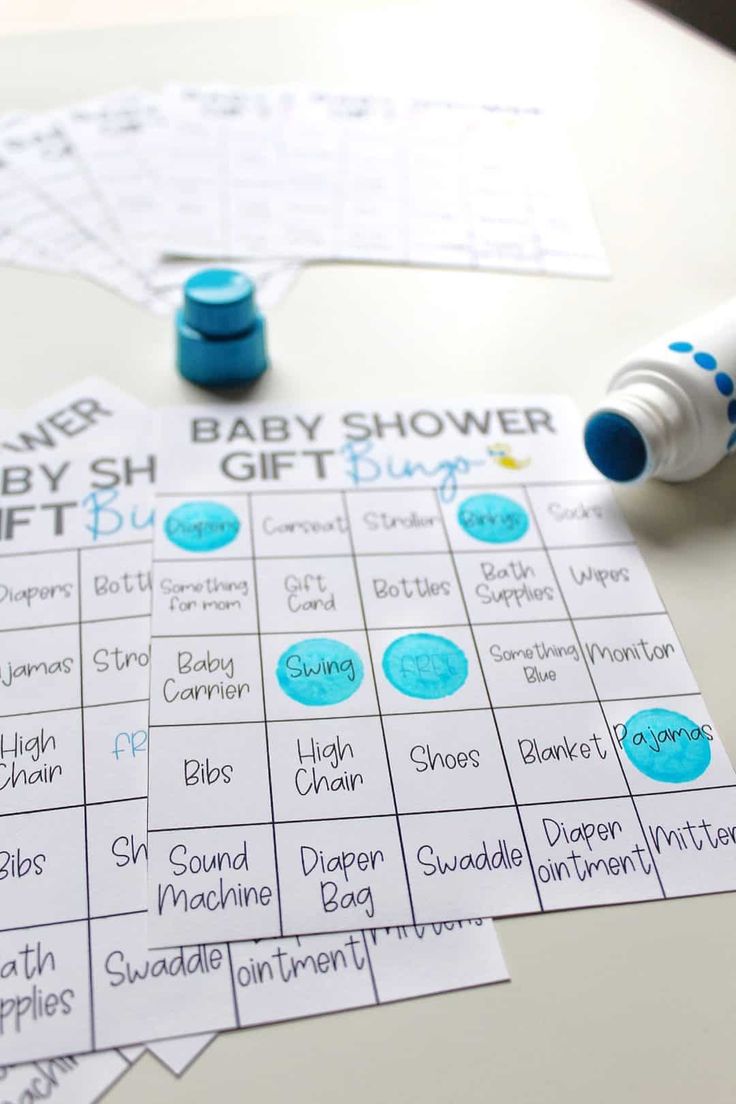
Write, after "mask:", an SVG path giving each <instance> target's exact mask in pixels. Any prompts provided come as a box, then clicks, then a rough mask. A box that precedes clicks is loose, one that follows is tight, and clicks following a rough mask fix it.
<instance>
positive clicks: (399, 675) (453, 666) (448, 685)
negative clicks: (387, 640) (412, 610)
mask: <svg viewBox="0 0 736 1104" xmlns="http://www.w3.org/2000/svg"><path fill="white" fill-rule="evenodd" d="M382 666H383V673H384V675H385V676H386V678H387V679H388V681H389V682H390V683H391V685H392V686H393V687H394V689H396V690H398V691H399V693H400V694H406V695H407V697H409V698H422V699H423V700H424V701H431V700H434V699H436V698H448V697H449V696H450V695H451V694H455V693H457V691H458V690H459V689H460V687H461V686H462V685H463V683H464V682H465V680H466V679H467V677H468V660H467V656H466V655H465V652H464V651H463V650H462V648H458V646H457V644H455V643H453V641H452V640H448V639H447V637H444V636H435V634H434V633H409V635H408V636H400V637H398V639H396V640H394V641H393V642H392V643H391V644H389V646H388V648H387V649H386V651H385V652H384V653H383V661H382Z"/></svg>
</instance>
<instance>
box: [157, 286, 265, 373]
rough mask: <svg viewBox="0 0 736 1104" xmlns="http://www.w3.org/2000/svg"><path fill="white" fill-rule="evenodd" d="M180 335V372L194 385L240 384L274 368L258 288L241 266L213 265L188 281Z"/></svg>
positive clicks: (178, 328) (178, 317)
mask: <svg viewBox="0 0 736 1104" xmlns="http://www.w3.org/2000/svg"><path fill="white" fill-rule="evenodd" d="M176 338H177V364H178V367H179V371H180V372H181V374H182V375H183V376H184V377H185V378H186V379H188V380H191V381H192V382H193V383H199V384H202V385H204V386H210V387H227V386H237V385H238V384H241V383H246V382H247V381H248V380H253V379H256V378H257V377H258V376H260V375H261V374H262V373H263V372H264V371H265V370H266V368H267V367H268V358H267V355H266V333H265V323H264V319H263V316H262V315H261V314H260V313H259V311H258V307H257V305H256V297H255V286H254V284H253V281H252V280H251V279H250V278H249V277H248V276H246V275H245V273H243V272H238V271H236V270H235V269H231V268H207V269H203V270H202V271H201V272H197V273H196V274H195V275H194V276H191V277H190V278H189V279H188V280H187V282H186V283H185V285H184V305H183V308H182V309H181V310H180V311H178V312H177V315H176Z"/></svg>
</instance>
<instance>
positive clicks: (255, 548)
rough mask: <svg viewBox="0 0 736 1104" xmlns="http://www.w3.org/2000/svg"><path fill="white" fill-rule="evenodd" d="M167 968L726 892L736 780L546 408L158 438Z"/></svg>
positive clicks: (569, 426) (201, 420)
mask: <svg viewBox="0 0 736 1104" xmlns="http://www.w3.org/2000/svg"><path fill="white" fill-rule="evenodd" d="M157 501H158V508H157V523H156V536H155V546H154V582H153V631H152V664H151V703H150V723H151V728H150V741H151V742H150V747H149V764H150V772H149V785H150V789H149V824H148V827H149V836H148V840H149V938H150V940H151V943H152V945H157V944H160V945H168V944H177V943H181V942H187V941H194V942H202V943H207V942H211V941H217V940H223V939H234V938H237V937H239V936H248V937H260V936H273V934H274V932H275V931H278V932H280V933H283V934H284V935H296V934H303V933H306V932H330V931H337V930H340V929H341V928H347V927H350V928H351V929H352V928H355V927H356V926H358V925H365V926H371V927H372V926H376V925H389V924H401V923H407V924H408V923H412V922H414V923H427V922H431V921H440V920H442V919H448V918H449V919H461V918H463V917H465V916H478V915H486V916H499V915H508V914H511V913H526V912H536V911H539V910H550V909H561V908H580V907H585V906H588V905H600V904H610V903H614V902H620V901H633V900H646V899H650V898H660V897H663V896H679V895H683V894H692V893H703V892H715V891H720V890H731V889H734V888H736V864H734V861H733V854H734V847H736V777H735V776H734V771H733V768H732V766H731V764H730V762H729V760H728V757H727V755H726V753H725V751H724V748H723V746H722V744H721V742H720V740H719V738H718V737H717V735H716V733H715V730H714V727H713V723H712V721H711V718H710V717H709V716H708V713H707V711H706V709H705V706H704V704H703V702H702V700H701V698H700V696H699V693H698V687H697V685H696V683H695V680H694V677H693V675H692V672H691V671H690V668H689V666H688V664H687V660H686V659H685V656H684V654H683V652H682V648H681V646H680V644H679V642H678V640H677V638H676V636H675V633H674V629H673V627H672V625H671V623H670V620H669V618H668V616H667V613H666V612H665V610H664V607H663V605H662V602H661V599H660V598H659V596H658V595H657V593H656V590H655V588H654V586H653V584H652V581H651V579H650V577H649V575H648V573H647V570H646V567H645V565H644V562H643V560H642V559H641V556H640V555H639V553H638V551H637V549H636V547H635V545H634V542H633V539H632V536H631V533H630V532H629V530H628V528H627V526H626V524H625V522H624V520H623V518H622V517H621V515H620V514H619V512H618V510H617V508H616V504H615V500H614V497H613V494H612V492H611V490H610V488H609V487H608V486H607V485H606V484H605V483H603V482H602V481H601V480H600V479H599V477H598V476H597V475H596V473H595V472H594V471H593V469H592V467H591V465H590V464H589V462H588V460H587V458H586V457H585V454H584V452H583V448H582V442H581V435H580V423H579V419H578V416H577V414H576V412H575V410H574V408H573V407H572V405H571V404H570V403H569V401H568V400H565V399H561V398H556V397H550V396H503V397H492V396H491V397H489V398H487V399H484V400H480V401H476V402H468V403H463V402H445V403H438V404H432V403H429V402H425V403H423V404H421V406H419V405H418V404H410V403H398V402H397V403H391V404H388V403H384V404H378V405H373V404H371V403H360V402H358V403H356V404H354V405H352V406H350V407H344V408H342V407H334V406H333V407H328V408H324V407H319V408H318V407H298V408H296V407H295V408H286V407H282V406H274V405H249V406H248V407H247V408H238V409H234V408H232V407H225V406H219V407H218V406H214V407H213V406H209V407H207V408H204V407H202V408H199V409H192V408H188V409H178V410H170V411H168V412H166V413H165V414H164V417H163V445H162V455H161V458H160V482H159V493H158V499H157Z"/></svg>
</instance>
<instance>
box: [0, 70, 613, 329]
mask: <svg viewBox="0 0 736 1104" xmlns="http://www.w3.org/2000/svg"><path fill="white" fill-rule="evenodd" d="M218 259H219V260H222V259H229V260H231V261H232V260H237V261H238V263H239V264H240V265H241V266H245V267H246V268H247V270H248V272H249V274H251V275H252V277H253V278H254V279H255V281H256V283H257V284H258V287H259V300H260V302H261V304H262V306H265V307H269V306H272V305H273V304H274V303H276V302H277V300H278V299H279V298H280V297H281V296H282V295H283V293H284V292H285V291H286V289H287V288H288V287H289V286H290V284H291V283H292V281H293V280H294V278H295V276H296V274H297V273H298V271H299V268H300V266H301V265H302V264H304V263H305V262H307V261H310V260H370V261H385V262H390V263H396V264H418V265H426V264H431V265H450V266H461V267H468V268H486V269H503V270H508V271H512V272H537V273H556V274H563V275H564V274H566V275H571V276H603V275H606V274H607V273H608V266H607V262H606V258H605V254H604V251H603V248H602V245H601V242H600V239H599V237H598V234H597V231H596V228H595V225H594V222H593V220H592V217H591V214H590V209H589V206H588V201H587V197H586V195H585V191H584V189H583V187H582V186H581V182H580V179H579V176H578V174H577V171H576V168H575V164H574V161H573V158H572V157H571V154H570V151H569V149H568V147H567V144H566V139H565V135H564V133H563V132H562V131H561V129H560V128H559V127H558V125H557V124H556V123H555V122H554V120H553V119H552V118H550V117H548V115H547V114H546V113H545V112H544V111H542V110H540V109H539V108H538V107H530V106H528V105H518V104H514V103H511V104H506V103H501V104H498V103H492V104H477V103H475V104H473V103H459V102H452V101H447V100H444V99H431V98H424V99H422V98H418V97H396V96H377V95H368V96H361V95H352V94H346V93H338V92H325V91H320V90H315V89H307V88H296V87H291V86H290V87H269V88H236V87H231V86H222V85H217V86H212V85H210V86H203V87H200V86H197V87H195V86H182V85H172V86H168V87H166V88H165V89H164V90H163V91H162V92H159V93H153V92H144V91H139V90H131V89H128V90H124V91H117V92H114V93H111V94H109V95H106V96H103V97H100V98H98V99H95V100H90V101H87V102H85V103H79V104H73V105H71V106H68V107H65V108H63V109H59V110H54V111H50V112H46V113H43V114H36V115H22V114H18V113H16V114H14V115H6V116H0V262H5V263H10V264H19V265H26V266H31V267H35V268H40V269H44V270H47V271H49V272H74V273H76V274H79V275H82V276H85V277H87V278H89V279H91V280H93V281H95V282H97V283H99V284H102V285H103V286H105V287H107V288H109V289H111V290H113V291H115V292H117V293H118V294H120V295H123V296H125V297H126V298H128V299H131V300H132V301H133V302H135V303H138V304H141V305H144V306H146V307H148V308H150V309H151V310H154V311H157V312H164V313H165V312H168V311H171V310H172V308H173V306H174V305H178V303H179V300H180V298H181V296H180V290H179V289H180V285H181V283H182V280H183V279H185V278H186V277H187V276H188V275H189V274H190V273H191V272H192V271H193V270H194V268H195V267H201V266H202V263H203V261H205V260H211V261H212V260H214V261H217V260H218Z"/></svg>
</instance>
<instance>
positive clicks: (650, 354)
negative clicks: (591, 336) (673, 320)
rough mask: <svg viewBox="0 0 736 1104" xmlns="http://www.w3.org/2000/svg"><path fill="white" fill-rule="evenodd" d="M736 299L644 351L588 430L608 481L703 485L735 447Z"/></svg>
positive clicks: (589, 444) (616, 382) (593, 455)
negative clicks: (704, 477)
mask: <svg viewBox="0 0 736 1104" xmlns="http://www.w3.org/2000/svg"><path fill="white" fill-rule="evenodd" d="M735 381H736V300H731V301H730V302H728V303H725V304H724V305H723V306H721V307H719V308H718V309H717V310H715V311H713V312H712V313H711V314H707V315H704V316H703V317H702V318H699V319H696V320H695V321H694V322H691V323H689V324H688V325H687V326H683V327H681V329H679V330H678V331H676V332H674V333H671V334H669V335H667V336H665V337H662V338H659V340H657V341H654V342H652V343H651V344H650V345H647V346H645V347H644V348H643V349H641V350H640V351H639V352H638V353H635V354H634V355H633V356H632V357H631V358H630V359H629V360H628V361H627V362H626V363H625V364H624V365H623V367H621V368H620V369H619V370H618V372H616V374H615V375H614V377H613V379H612V380H611V383H610V385H609V389H608V394H607V396H606V398H605V399H604V400H603V402H602V403H601V404H600V405H599V406H598V407H597V408H596V409H595V410H594V411H593V413H592V414H591V415H590V417H589V418H588V420H587V422H586V424H585V430H584V436H585V448H586V450H587V452H588V456H589V457H590V459H591V460H592V462H593V463H594V464H595V466H596V467H597V468H598V470H599V471H600V472H602V473H603V475H605V476H606V477H607V478H608V479H613V480H615V481H616V482H619V483H637V482H641V481H643V480H645V479H649V478H651V477H652V476H656V477H657V478H658V479H664V480H667V481H668V482H673V483H678V482H682V481H684V480H687V479H696V478H697V477H698V476H699V475H704V474H705V472H707V471H710V469H711V468H713V467H715V465H716V464H717V463H718V462H719V460H721V459H722V458H723V457H724V456H726V455H727V454H728V453H729V452H732V451H733V450H734V449H735V448H736V398H735V397H734V386H735Z"/></svg>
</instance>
